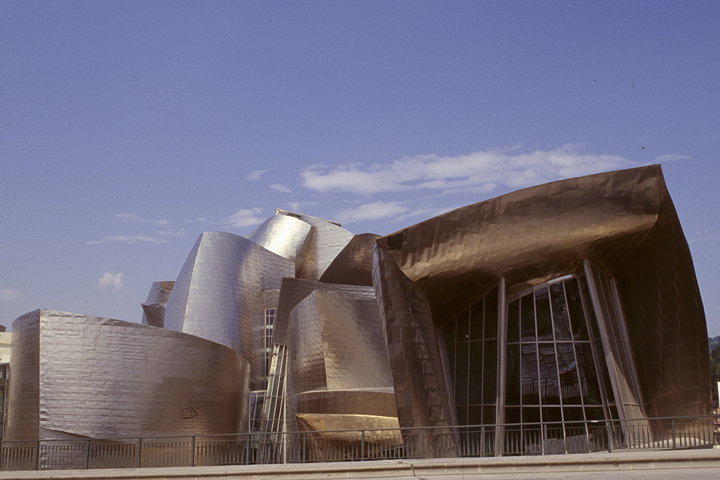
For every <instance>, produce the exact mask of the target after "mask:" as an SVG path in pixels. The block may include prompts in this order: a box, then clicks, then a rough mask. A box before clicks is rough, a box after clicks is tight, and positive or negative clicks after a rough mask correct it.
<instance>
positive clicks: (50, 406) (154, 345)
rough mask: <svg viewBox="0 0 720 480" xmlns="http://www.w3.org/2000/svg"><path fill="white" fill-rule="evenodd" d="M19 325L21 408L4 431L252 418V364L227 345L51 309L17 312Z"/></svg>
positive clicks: (235, 423)
mask: <svg viewBox="0 0 720 480" xmlns="http://www.w3.org/2000/svg"><path fill="white" fill-rule="evenodd" d="M15 329H17V330H16V331H17V332H18V337H17V338H18V342H17V344H16V345H14V346H13V360H14V361H15V360H17V363H15V364H16V365H17V366H18V368H19V369H24V373H25V375H19V376H17V377H15V378H18V382H19V383H18V387H19V388H17V389H15V395H14V396H13V397H12V398H11V401H12V402H13V410H14V411H15V412H17V413H16V414H15V415H13V416H11V419H10V424H9V425H8V427H9V428H8V434H9V437H11V438H8V439H13V440H17V439H29V438H31V437H32V438H40V439H58V438H69V437H74V436H82V437H88V438H119V437H139V436H153V435H156V436H157V435H180V434H203V433H204V434H216V433H235V432H239V431H245V430H246V428H247V418H246V415H247V391H248V379H249V365H248V363H247V361H246V360H245V359H244V358H243V357H242V356H241V355H239V354H238V353H237V352H235V351H233V350H232V349H230V348H228V347H225V346H222V345H218V344H216V343H213V342H209V341H207V340H203V339H201V338H197V337H193V336H191V335H186V334H183V333H179V332H173V331H169V330H165V329H161V328H155V327H150V326H147V325H140V324H137V323H128V322H122V321H120V320H112V319H107V318H99V317H88V316H83V315H77V314H72V313H65V312H58V311H53V310H36V311H35V312H32V313H30V314H27V315H25V316H23V317H20V318H19V319H18V320H17V321H16V322H15V323H14V324H13V330H14V331H15ZM37 332H39V334H38V333H37ZM35 359H39V362H37V361H35ZM33 370H34V372H36V373H33ZM18 413H19V414H18Z"/></svg>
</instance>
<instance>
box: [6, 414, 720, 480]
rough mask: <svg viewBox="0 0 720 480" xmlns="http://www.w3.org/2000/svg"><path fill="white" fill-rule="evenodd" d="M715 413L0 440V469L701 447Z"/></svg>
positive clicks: (712, 431)
mask: <svg viewBox="0 0 720 480" xmlns="http://www.w3.org/2000/svg"><path fill="white" fill-rule="evenodd" d="M719 442H720V432H719V430H718V417H716V416H703V417H668V418H654V419H648V420H642V421H628V420H615V421H605V420H603V421H596V422H565V423H553V424H551V423H537V424H506V425H484V426H461V427H454V428H448V427H428V428H405V429H388V430H344V431H325V432H288V433H281V434H278V433H240V434H233V435H188V436H175V437H145V438H119V439H84V440H74V439H72V440H65V439H63V440H33V441H3V442H2V446H1V447H0V468H1V469H2V470H46V469H86V468H125V467H170V466H188V467H190V466H196V465H248V464H271V463H306V462H334V461H364V460H381V459H416V458H449V457H490V456H517V455H550V454H568V453H590V452H597V451H613V450H624V449H680V448H703V447H706V448H709V447H712V446H713V445H717V444H718V443H719Z"/></svg>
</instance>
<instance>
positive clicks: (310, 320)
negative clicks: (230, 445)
mask: <svg viewBox="0 0 720 480" xmlns="http://www.w3.org/2000/svg"><path fill="white" fill-rule="evenodd" d="M288 322H289V339H290V343H289V346H288V352H289V353H288V354H289V358H288V366H289V372H288V386H287V399H288V416H289V417H288V418H289V419H290V420H291V422H292V423H290V425H293V424H294V415H295V414H296V413H309V412H303V411H299V410H298V408H299V406H298V403H299V400H300V398H299V397H298V394H301V393H305V392H308V391H327V392H330V391H343V392H344V395H346V396H352V393H351V391H360V390H374V391H376V392H377V393H379V394H384V395H386V394H387V389H388V388H389V387H392V376H391V373H390V365H389V361H388V356H387V351H386V349H385V342H384V336H383V332H382V326H381V324H380V319H379V317H378V311H377V304H376V303H375V301H374V300H373V299H368V298H363V297H354V296H351V295H343V294H341V293H336V292H324V291H320V290H315V291H313V292H312V293H311V294H310V295H309V296H307V297H306V298H305V299H304V300H303V301H301V302H300V303H299V304H298V305H297V306H296V307H295V308H294V309H293V310H292V312H291V313H290V316H289V318H288ZM368 395H370V394H369V393H368ZM371 396H372V395H371ZM373 398H375V397H373ZM378 398H379V397H378ZM382 398H386V397H382ZM375 403H376V404H377V406H378V409H377V411H375V412H373V414H374V415H378V414H379V413H380V412H386V409H382V404H381V403H380V402H379V401H378V402H375ZM324 413H330V412H324ZM351 413H355V412H351ZM393 416H395V415H394V414H393ZM289 428H291V429H293V428H295V427H294V426H290V427H289Z"/></svg>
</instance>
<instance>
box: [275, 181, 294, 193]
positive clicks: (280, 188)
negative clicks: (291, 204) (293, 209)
mask: <svg viewBox="0 0 720 480" xmlns="http://www.w3.org/2000/svg"><path fill="white" fill-rule="evenodd" d="M270 188H272V189H273V190H277V191H278V192H283V193H292V190H290V189H289V188H288V187H286V186H285V185H280V184H279V183H273V184H272V185H270Z"/></svg>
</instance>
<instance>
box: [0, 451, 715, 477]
mask: <svg viewBox="0 0 720 480" xmlns="http://www.w3.org/2000/svg"><path fill="white" fill-rule="evenodd" d="M709 467H717V468H720V450H717V449H702V450H675V451H672V450H670V451H667V450H665V451H651V452H648V451H638V452H617V453H592V454H580V455H548V456H534V457H502V458H450V459H434V460H433V459H430V460H380V461H371V462H336V463H308V464H287V465H231V466H219V467H167V468H124V469H96V470H95V469H94V470H41V471H22V472H2V473H0V479H3V480H5V479H7V480H12V479H18V480H21V479H23V480H25V479H58V480H65V479H71V478H78V479H84V480H89V479H106V480H123V479H158V480H160V479H172V480H199V479H208V480H210V479H268V478H273V479H291V478H292V479H316V478H324V479H343V478H377V479H380V478H410V477H444V476H463V475H479V474H502V473H505V474H507V473H515V474H528V473H549V472H575V473H578V472H601V471H631V470H643V471H647V470H657V469H666V468H667V469H670V468H688V469H692V468H709Z"/></svg>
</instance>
